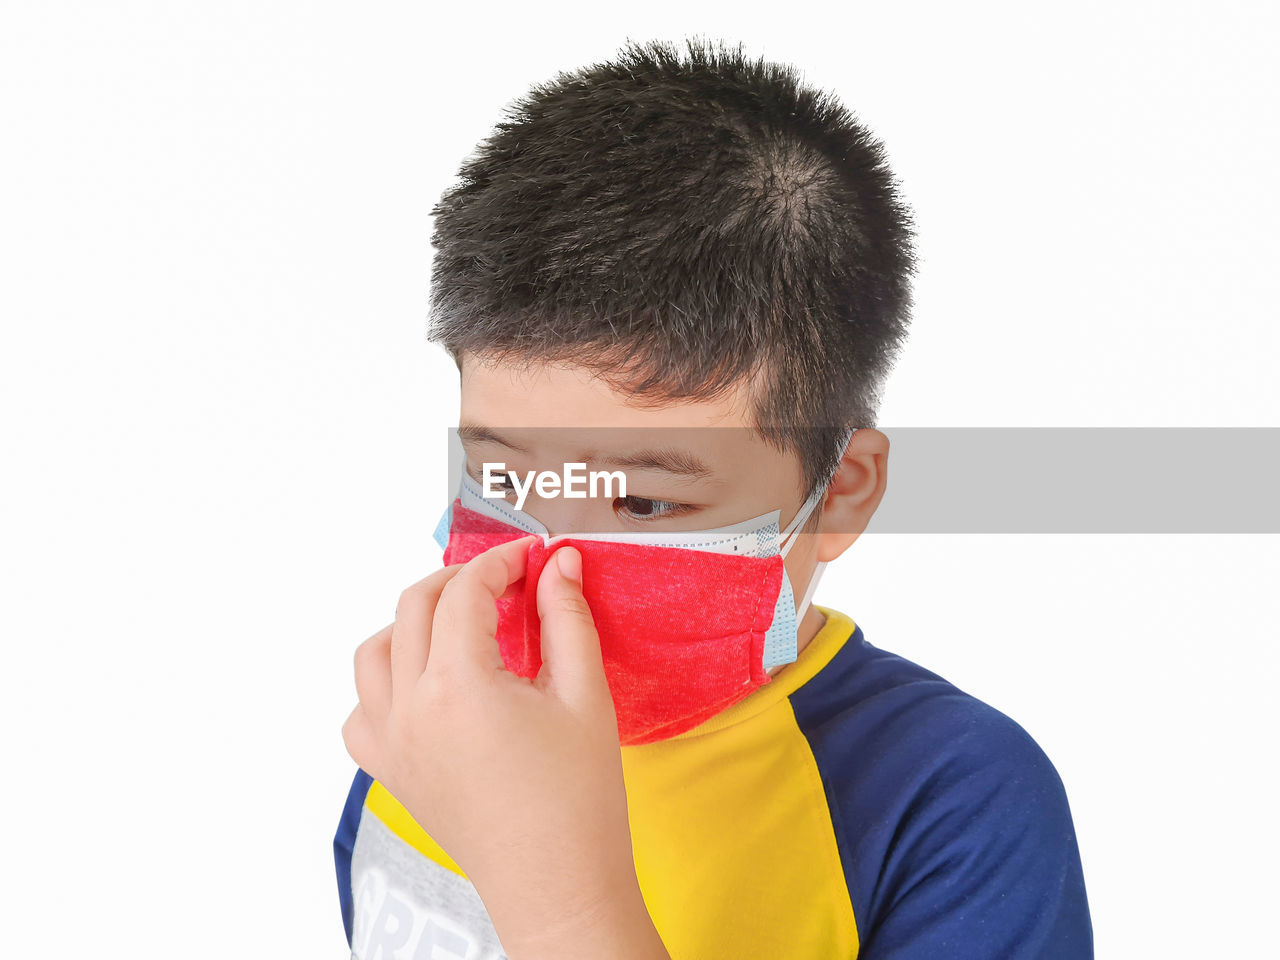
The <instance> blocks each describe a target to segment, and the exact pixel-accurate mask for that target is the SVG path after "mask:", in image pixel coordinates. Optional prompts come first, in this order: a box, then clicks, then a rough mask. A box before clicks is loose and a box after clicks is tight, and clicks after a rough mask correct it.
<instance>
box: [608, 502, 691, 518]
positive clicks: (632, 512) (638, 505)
mask: <svg viewBox="0 0 1280 960" xmlns="http://www.w3.org/2000/svg"><path fill="white" fill-rule="evenodd" d="M613 509H614V512H615V513H618V514H621V515H622V516H624V517H628V518H629V519H631V520H639V521H642V522H644V521H649V520H660V519H662V518H663V517H674V516H679V515H680V514H682V513H688V512H689V511H690V510H692V509H693V507H691V506H690V505H689V504H687V503H676V502H675V501H672V500H650V499H649V498H647V497H616V498H615V499H614V501H613Z"/></svg>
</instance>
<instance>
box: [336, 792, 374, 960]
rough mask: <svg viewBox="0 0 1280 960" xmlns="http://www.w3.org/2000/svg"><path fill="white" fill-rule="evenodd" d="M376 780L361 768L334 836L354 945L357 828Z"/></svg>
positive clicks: (346, 924)
mask: <svg viewBox="0 0 1280 960" xmlns="http://www.w3.org/2000/svg"><path fill="white" fill-rule="evenodd" d="M372 784H373V778H372V777H371V776H369V775H368V774H367V773H365V772H364V771H363V770H360V769H359V768H357V769H356V775H355V778H354V779H353V780H352V781H351V789H350V790H349V791H348V792H347V802H346V804H345V805H344V806H343V808H342V816H341V817H340V818H339V820H338V829H337V832H336V833H335V834H334V836H333V863H334V867H335V868H336V870H337V874H338V906H339V909H340V910H341V911H342V926H343V928H344V929H345V930H346V932H347V946H351V923H352V918H353V913H354V910H353V902H354V901H353V900H352V896H351V854H352V853H353V852H354V850H355V845H356V831H357V830H358V829H359V827H360V815H361V813H362V812H363V810H364V798H365V795H366V794H367V793H368V792H369V787H370V786H371V785H372Z"/></svg>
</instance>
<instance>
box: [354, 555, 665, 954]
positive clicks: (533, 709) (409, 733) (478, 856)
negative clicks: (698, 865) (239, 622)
mask: <svg viewBox="0 0 1280 960" xmlns="http://www.w3.org/2000/svg"><path fill="white" fill-rule="evenodd" d="M533 539H534V538H530V537H526V538H524V539H521V540H515V541H512V542H509V543H505V544H502V545H500V546H497V547H494V548H493V549H491V550H488V551H486V552H484V553H482V554H480V555H479V556H477V557H475V558H473V559H472V560H471V561H469V562H468V563H466V564H462V565H455V566H451V567H446V568H445V569H443V570H440V571H438V572H436V573H434V574H432V575H431V576H429V577H427V578H426V579H425V580H421V581H419V582H418V583H415V584H414V585H413V586H411V587H409V588H408V589H407V590H405V591H404V593H402V594H401V595H400V602H399V604H398V605H397V608H396V620H395V623H394V624H392V625H391V626H389V627H386V628H384V629H383V630H381V631H379V632H378V633H377V634H375V635H374V636H373V637H371V638H370V639H368V640H366V641H365V642H364V643H363V644H361V645H360V647H359V649H358V650H357V651H356V690H357V694H358V696H359V703H358V704H357V705H356V707H355V709H354V710H352V712H351V715H350V716H349V717H348V718H347V721H346V723H345V724H344V725H343V728H342V736H343V740H344V741H345V743H346V747H347V751H348V752H349V753H350V754H351V756H352V758H353V759H354V760H355V761H356V763H357V764H359V765H360V767H361V768H362V769H363V770H365V771H366V772H367V773H368V774H369V775H370V776H372V777H374V778H375V779H376V780H378V781H379V782H381V783H382V785H383V786H384V787H386V788H387V790H388V791H389V792H390V793H391V794H392V796H394V797H395V798H396V799H397V800H398V801H399V802H400V803H401V805H402V806H404V808H405V809H406V810H407V811H408V812H409V814H410V816H412V817H413V818H414V819H415V820H416V821H417V822H418V823H419V824H420V825H421V826H422V828H423V829H424V830H426V831H427V832H428V833H429V834H430V835H431V836H432V838H434V839H435V840H436V842H437V843H439V844H440V846H441V847H443V848H444V850H445V851H446V852H447V853H448V854H449V856H450V857H452V858H453V859H454V860H455V861H456V862H457V863H458V865H459V866H460V867H461V868H462V870H463V871H464V872H465V873H466V875H467V877H468V879H470V880H471V882H472V883H473V884H474V885H475V888H476V890H477V892H478V893H479V894H480V897H481V899H482V900H483V901H484V903H485V907H486V909H487V910H488V912H489V916H490V919H491V920H492V921H493V924H494V927H495V929H496V930H497V932H498V936H499V938H500V939H501V940H502V943H503V948H504V950H506V951H507V953H508V955H509V956H511V957H512V958H513V960H515V958H516V957H529V958H532V957H542V956H546V957H553V956H554V957H557V958H570V957H574V956H578V955H581V956H584V957H585V956H595V957H598V956H609V957H623V956H628V957H630V956H635V957H645V958H650V957H656V958H666V957H667V953H666V950H665V949H664V948H662V945H661V940H660V939H659V938H658V935H657V932H656V931H655V930H654V928H653V925H652V922H651V921H650V919H649V914H648V912H647V910H646V909H645V908H644V900H643V897H641V895H640V889H639V884H638V882H637V880H636V875H635V861H634V859H633V853H632V849H631V833H630V827H629V824H628V820H627V804H626V791H625V788H624V783H623V777H622V757H621V752H620V747H619V744H618V728H617V717H616V714H615V712H614V707H613V701H612V698H611V697H610V694H609V687H608V684H607V682H606V681H605V676H604V666H603V662H602V660H601V655H600V643H599V638H598V636H597V634H596V630H595V625H594V623H593V621H592V619H591V612H590V609H589V608H588V607H587V603H586V600H585V599H584V598H583V595H582V589H581V578H582V557H581V555H580V554H579V553H578V551H576V550H574V549H573V548H572V547H569V546H565V547H561V548H560V549H559V550H557V551H556V552H555V553H554V554H553V555H552V557H551V559H550V560H549V561H548V563H547V565H546V567H545V568H544V570H543V572H542V574H541V576H540V577H539V580H538V587H537V609H538V616H539V618H540V620H541V633H542V658H543V663H542V669H541V670H540V671H539V673H538V675H537V677H536V678H534V679H533V680H529V679H525V678H522V677H519V676H517V675H516V674H513V673H511V672H509V671H508V670H507V669H506V668H505V666H504V664H503V660H502V655H501V653H500V652H499V650H498V645H497V641H496V640H495V633H496V630H497V626H498V612H497V606H496V601H497V600H498V599H499V598H500V597H501V596H503V594H504V593H505V592H506V591H507V590H508V589H509V588H510V587H511V586H512V585H514V584H516V583H517V582H518V581H519V580H520V579H521V578H523V577H524V575H525V568H526V561H527V556H528V549H529V546H530V544H531V542H532V540H533Z"/></svg>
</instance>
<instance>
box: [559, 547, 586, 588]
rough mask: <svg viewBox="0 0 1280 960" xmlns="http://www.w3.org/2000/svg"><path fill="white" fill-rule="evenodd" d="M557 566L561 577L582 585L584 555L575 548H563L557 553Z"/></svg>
mask: <svg viewBox="0 0 1280 960" xmlns="http://www.w3.org/2000/svg"><path fill="white" fill-rule="evenodd" d="M556 566H557V567H559V569H560V576H562V577H564V578H565V579H566V580H572V581H573V582H574V583H576V584H578V585H579V586H581V585H582V554H580V553H579V552H578V551H577V550H575V549H573V547H561V548H560V549H559V550H557V551H556Z"/></svg>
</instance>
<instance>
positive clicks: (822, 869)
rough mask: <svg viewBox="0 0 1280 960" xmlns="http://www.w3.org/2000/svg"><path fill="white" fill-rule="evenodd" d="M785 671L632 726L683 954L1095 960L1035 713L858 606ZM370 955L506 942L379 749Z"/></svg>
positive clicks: (343, 835)
mask: <svg viewBox="0 0 1280 960" xmlns="http://www.w3.org/2000/svg"><path fill="white" fill-rule="evenodd" d="M818 609H819V611H820V612H821V613H823V614H824V615H825V617H826V624H825V625H824V626H823V627H822V629H821V630H820V631H819V632H818V634H817V635H816V636H815V637H814V638H813V640H811V641H810V642H809V644H808V645H807V646H805V647H804V649H802V650H801V651H800V655H799V658H798V659H797V660H796V661H795V662H794V663H791V664H788V665H787V666H786V667H785V668H784V669H783V670H781V671H780V672H779V673H777V674H776V675H775V676H774V677H773V678H772V679H771V680H770V681H769V682H768V683H766V684H764V685H763V686H761V687H759V688H757V689H756V690H754V691H752V693H750V694H749V695H748V696H746V697H745V698H743V699H742V700H740V701H738V702H737V703H735V704H734V705H732V706H730V707H729V708H727V709H726V710H724V711H722V712H720V713H719V714H717V715H715V716H713V717H711V718H710V719H709V720H706V721H704V722H703V723H702V724H701V725H699V726H697V727H694V728H693V729H691V730H689V731H687V732H685V733H682V734H680V735H678V736H676V737H673V738H671V739H668V740H662V741H658V742H656V743H648V744H641V745H634V746H626V747H623V748H622V760H623V775H624V779H625V783H626V792H627V805H628V813H629V816H630V821H631V836H632V844H633V848H634V853H635V864H636V875H637V877H638V879H639V881H640V889H641V892H642V894H643V895H644V899H645V904H646V906H647V907H648V909H649V913H650V915H651V917H652V918H653V923H654V926H655V927H656V929H657V930H658V933H659V934H660V935H661V936H662V940H663V942H664V944H665V945H666V947H667V950H668V952H669V953H670V955H671V957H672V960H728V958H734V960H739V958H762V960H818V958H821V960H846V958H847V960H852V958H855V957H857V958H860V960H948V958H963V960H995V958H1000V960H1032V958H1035V960H1049V958H1062V960H1088V958H1091V957H1092V956H1093V934H1092V927H1091V924H1090V919H1089V908H1088V903H1087V900H1086V897H1085V888H1084V878H1083V876H1082V873H1081V866H1080V855H1079V851H1078V849H1077V845H1076V837H1075V830H1074V827H1073V824H1072V821H1071V813H1070V810H1069V808H1068V805H1067V797H1066V794H1065V792H1064V790H1063V786H1062V782H1061V780H1060V779H1059V777H1058V774H1057V772H1056V771H1055V769H1054V767H1053V765H1052V764H1051V763H1050V762H1049V759H1048V758H1047V757H1046V756H1045V754H1044V752H1043V751H1042V750H1041V749H1040V747H1039V746H1038V745H1037V744H1036V743H1035V741H1034V740H1032V739H1031V737H1030V736H1028V734H1027V733H1026V732H1025V731H1024V730H1023V729H1022V728H1021V727H1020V726H1019V725H1018V724H1017V723H1015V722H1014V721H1013V720H1011V719H1009V718H1008V717H1006V716H1005V715H1004V714H1002V713H1000V712H999V711H997V710H995V709H994V708H992V707H990V706H987V705H986V704H985V703H982V702H981V701H979V700H977V699H976V698H974V697H972V696H970V695H968V694H966V693H964V692H962V691H961V690H959V689H957V688H956V687H955V686H953V685H952V684H951V683H949V682H947V681H946V680H944V679H943V678H941V677H939V676H938V675H936V674H934V673H931V672H930V671H928V670H926V669H924V668H923V667H920V666H917V665H916V664H914V663H912V662H910V661H909V660H906V659H904V658H903V657H900V656H897V655H895V654H893V653H890V652H888V651H885V650H881V649H878V648H876V647H874V646H872V645H871V644H870V643H868V642H867V641H866V639H865V638H864V637H863V635H862V630H861V629H860V628H859V627H857V626H856V625H855V624H854V623H853V621H852V620H851V619H849V618H848V617H847V616H845V615H844V614H841V613H838V612H836V611H834V610H830V609H827V608H825V607H818ZM334 857H335V861H336V865H337V873H338V894H339V901H340V903H341V908H342V919H343V923H344V925H345V927H346V932H347V939H348V942H349V943H350V945H351V950H352V952H351V955H352V957H353V958H358V960H426V958H434V960H440V958H453V957H458V958H467V960H490V958H499V957H503V956H505V955H504V954H503V952H502V946H501V944H500V942H499V941H498V938H497V935H496V933H495V932H494V929H493V926H492V924H491V923H490V922H489V917H488V914H487V913H486V911H485V908H484V904H483V903H482V901H481V900H480V898H479V896H478V895H477V893H476V891H475V888H474V887H473V886H472V885H471V883H470V881H469V880H467V878H466V875H465V874H464V873H463V871H462V870H461V869H460V868H459V867H458V865H457V864H456V863H454V862H453V860H451V859H450V858H449V856H448V855H447V854H446V853H445V852H444V851H443V850H442V849H441V848H440V847H439V846H438V845H437V844H436V843H435V842H434V841H433V840H432V838H431V837H430V836H429V835H428V834H427V833H426V832H425V831H424V830H423V829H422V828H421V827H420V826H419V825H418V824H417V823H416V822H415V821H414V820H413V818H412V817H410V816H409V814H408V813H407V812H406V811H405V810H404V808H403V807H401V806H400V804H399V803H397V802H396V800H395V799H394V798H393V797H392V796H391V795H390V794H389V793H388V792H387V791H386V790H385V789H384V788H383V787H382V785H381V784H380V783H378V782H377V781H375V780H373V779H371V778H370V777H369V776H368V774H366V773H364V772H363V771H358V772H357V773H356V775H355V779H354V782H353V783H352V785H351V790H350V793H349V795H348V797H347V802H346V807H345V809H344V810H343V813H342V817H341V821H340V823H339V825H338V830H337V835H336V837H335V839H334Z"/></svg>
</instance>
